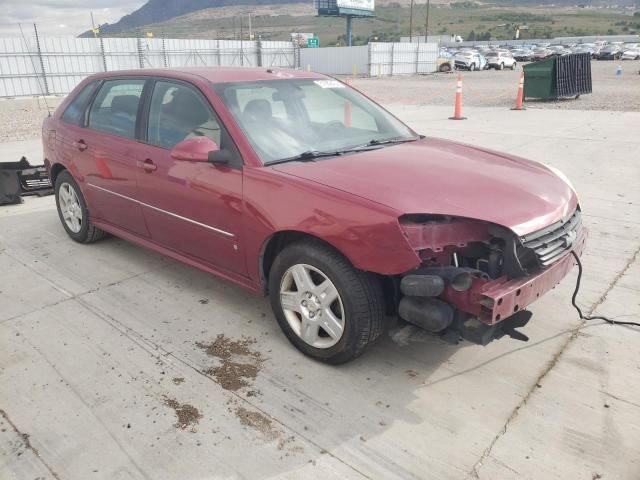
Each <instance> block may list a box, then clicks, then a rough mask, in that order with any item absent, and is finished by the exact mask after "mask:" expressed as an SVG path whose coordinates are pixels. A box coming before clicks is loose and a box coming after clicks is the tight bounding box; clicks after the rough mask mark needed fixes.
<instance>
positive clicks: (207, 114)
mask: <svg viewBox="0 0 640 480" xmlns="http://www.w3.org/2000/svg"><path fill="white" fill-rule="evenodd" d="M220 132H221V130H220V123H219V122H218V120H217V118H216V116H215V114H214V113H213V111H212V109H211V108H210V107H209V105H208V103H207V101H206V99H204V98H203V97H202V96H201V95H199V94H198V93H197V92H196V91H195V90H194V89H193V88H191V87H188V86H186V85H183V84H179V83H172V82H156V84H155V87H154V89H153V95H152V97H151V108H150V110H149V124H148V130H147V141H148V142H149V143H150V144H152V145H157V146H159V147H164V148H173V147H174V146H175V145H176V144H178V143H180V142H182V141H183V140H187V139H189V138H193V137H198V136H204V137H209V138H210V139H211V140H213V141H214V142H215V143H216V144H217V145H218V146H220V148H223V145H222V142H221V134H220Z"/></svg>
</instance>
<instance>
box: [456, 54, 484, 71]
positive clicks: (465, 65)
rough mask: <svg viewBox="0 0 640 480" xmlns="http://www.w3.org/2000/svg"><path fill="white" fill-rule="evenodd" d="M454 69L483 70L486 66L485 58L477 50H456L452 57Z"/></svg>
mask: <svg viewBox="0 0 640 480" xmlns="http://www.w3.org/2000/svg"><path fill="white" fill-rule="evenodd" d="M454 65H455V68H456V70H469V71H470V72H472V71H474V70H484V69H485V68H487V59H486V58H485V56H484V55H481V54H479V53H477V52H468V51H465V52H458V53H456V55H455V57H454Z"/></svg>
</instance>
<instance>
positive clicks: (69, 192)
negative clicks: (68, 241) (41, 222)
mask: <svg viewBox="0 0 640 480" xmlns="http://www.w3.org/2000/svg"><path fill="white" fill-rule="evenodd" d="M55 194H56V207H57V208H58V216H59V217H60V221H61V222H62V226H63V227H64V229H65V231H66V232H67V234H68V235H69V236H70V237H71V238H72V239H73V240H75V241H76V242H80V243H93V242H96V241H98V240H100V239H101V238H103V237H104V236H105V235H106V233H105V232H104V231H103V230H100V229H99V228H97V227H96V226H95V225H93V223H91V220H89V211H88V210H87V204H86V203H85V201H84V197H83V196H82V192H81V191H80V187H79V186H78V184H77V183H76V181H75V180H74V179H73V177H72V176H71V174H70V173H69V172H68V171H67V170H65V171H63V172H61V173H60V174H59V175H58V177H57V178H56V185H55Z"/></svg>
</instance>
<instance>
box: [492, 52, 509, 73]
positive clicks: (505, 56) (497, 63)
mask: <svg viewBox="0 0 640 480" xmlns="http://www.w3.org/2000/svg"><path fill="white" fill-rule="evenodd" d="M487 65H488V66H489V68H495V69H496V70H504V69H505V68H510V69H511V70H515V69H516V59H515V58H513V55H512V54H511V52H509V51H493V52H488V53H487Z"/></svg>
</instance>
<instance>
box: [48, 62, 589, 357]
mask: <svg viewBox="0 0 640 480" xmlns="http://www.w3.org/2000/svg"><path fill="white" fill-rule="evenodd" d="M42 133H43V135H42V138H43V151H44V161H45V165H46V168H47V169H48V171H49V173H50V176H51V179H52V181H53V182H54V184H55V199H56V206H57V211H58V216H59V219H60V222H61V225H62V228H64V230H65V231H66V233H67V234H68V236H69V237H70V238H71V239H72V240H74V241H76V242H79V243H84V244H87V243H92V242H95V241H97V240H100V239H101V238H103V237H104V236H105V235H106V233H107V232H108V233H111V234H113V235H116V236H118V237H121V238H123V239H126V240H127V241H130V242H133V243H135V244H138V245H140V246H143V247H146V248H149V249H151V250H153V251H155V252H157V253H160V254H163V255H166V256H168V257H170V258H172V259H174V260H177V261H180V262H183V263H186V264H188V265H190V266H192V267H196V268H199V269H201V270H203V271H205V272H208V273H210V274H213V275H217V276H219V277H221V278H224V279H226V280H228V281H231V282H234V283H236V284H238V285H240V286H243V287H244V288H246V289H248V290H250V291H252V292H253V293H255V294H258V295H268V296H269V297H270V301H271V306H272V309H273V312H274V315H275V317H276V320H277V321H278V323H279V325H280V327H281V328H282V330H283V332H284V334H285V335H286V337H287V338H288V339H289V341H291V343H292V344H293V345H295V346H296V347H297V348H298V349H299V350H300V351H302V352H303V353H304V354H306V355H308V356H310V357H312V358H315V359H318V360H321V361H324V362H328V363H333V364H337V363H344V362H347V361H349V360H352V359H354V358H355V357H357V356H358V355H360V354H362V353H363V352H364V351H365V349H366V348H367V346H368V345H370V344H371V343H373V342H374V341H375V340H376V339H377V338H378V337H380V336H381V335H382V333H383V332H384V326H385V319H386V317H387V316H400V317H401V318H404V319H405V320H407V321H408V322H411V323H413V324H415V325H419V326H421V327H422V328H424V329H427V330H430V331H432V332H442V331H444V330H446V329H448V328H454V329H455V330H454V331H453V333H454V334H455V333H456V332H460V331H461V330H460V329H462V328H464V326H465V325H468V327H469V329H473V331H474V332H476V335H477V337H476V338H480V337H483V338H484V334H480V333H477V332H482V330H481V327H482V326H484V327H485V330H484V331H485V332H489V333H490V332H491V331H492V330H491V328H492V327H493V326H494V325H496V324H499V323H500V322H502V321H504V320H505V319H508V318H509V317H511V316H512V315H513V314H514V313H516V312H520V311H521V310H522V309H525V308H526V307H527V306H528V305H530V304H531V303H533V302H534V301H535V300H536V299H537V298H538V297H541V296H543V295H544V294H546V293H547V292H548V291H550V290H551V289H552V288H554V287H555V285H556V284H557V283H558V282H560V281H561V280H562V278H563V277H565V276H566V274H567V272H569V270H571V269H572V267H573V265H574V258H573V256H572V253H575V254H577V255H580V254H581V253H582V251H583V249H584V247H585V242H586V233H587V232H586V229H585V228H583V227H582V223H581V211H580V206H579V204H578V197H577V194H576V193H575V191H574V189H573V187H572V186H571V184H570V182H569V180H568V179H566V177H565V176H564V175H563V174H562V173H561V172H559V171H558V170H556V169H554V168H552V167H547V166H545V165H542V164H539V163H536V162H532V161H528V160H525V159H523V158H520V157H513V156H510V155H508V154H504V153H498V152H494V151H491V150H488V149H484V148H478V147H473V146H471V145H463V144H459V143H456V142H452V141H450V140H441V139H437V138H434V137H430V138H425V137H423V136H421V135H418V134H417V133H415V132H414V131H413V130H411V129H410V128H409V127H408V126H406V125H404V124H403V123H402V122H401V121H400V120H398V119H397V118H395V117H394V116H393V115H391V114H390V113H389V112H387V111H386V110H385V109H383V108H382V107H380V106H378V105H377V104H376V103H375V102H373V101H372V100H371V99H369V98H367V97H366V96H364V95H362V94H361V93H360V92H358V91H357V90H355V89H352V88H350V87H349V86H348V85H346V84H344V83H342V82H340V81H338V80H335V79H333V78H330V77H327V76H325V75H322V74H318V73H314V72H306V71H300V70H285V69H276V68H240V67H235V68H234V67H228V68H224V67H216V68H200V69H181V70H178V69H145V70H130V71H113V72H105V73H100V74H96V75H92V76H89V77H87V78H86V79H84V80H83V81H82V82H81V83H80V84H79V85H78V86H77V87H76V88H75V89H74V91H73V92H72V93H71V94H69V95H68V97H67V98H66V99H65V100H64V101H63V102H62V104H61V105H60V107H58V109H57V110H56V112H55V113H54V114H53V115H52V116H51V117H49V118H47V119H46V120H45V121H44V124H43V129H42ZM43 241H48V240H43ZM85 253H86V254H90V253H88V252H85ZM68 261H69V262H72V261H74V259H73V258H69V259H68ZM159 298H160V297H159ZM160 299H161V300H163V301H164V302H165V303H166V302H170V301H171V298H168V297H166V296H165V297H164V298H160ZM123 308H126V305H123ZM253 311H255V309H253ZM454 318H455V322H454ZM158 328H162V326H161V325H158ZM216 328H225V322H218V323H217V324H216ZM457 338H459V335H458V337H457Z"/></svg>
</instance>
